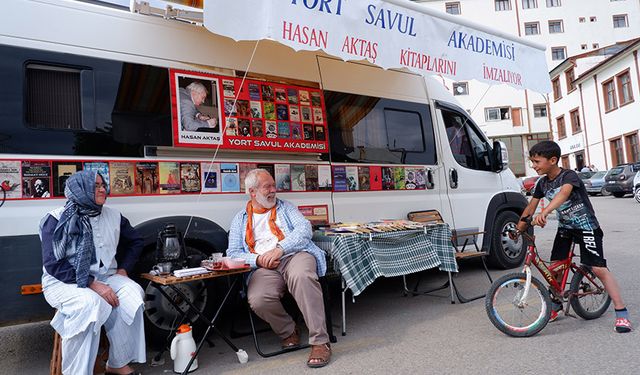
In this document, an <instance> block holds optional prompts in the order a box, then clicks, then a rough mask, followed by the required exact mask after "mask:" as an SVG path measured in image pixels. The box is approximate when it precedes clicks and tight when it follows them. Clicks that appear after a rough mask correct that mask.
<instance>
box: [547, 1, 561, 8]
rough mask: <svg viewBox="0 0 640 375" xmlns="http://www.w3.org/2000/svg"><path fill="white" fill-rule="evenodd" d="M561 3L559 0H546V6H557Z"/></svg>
mask: <svg viewBox="0 0 640 375" xmlns="http://www.w3.org/2000/svg"><path fill="white" fill-rule="evenodd" d="M561 5H562V4H560V0H547V8H553V7H559V6H561Z"/></svg>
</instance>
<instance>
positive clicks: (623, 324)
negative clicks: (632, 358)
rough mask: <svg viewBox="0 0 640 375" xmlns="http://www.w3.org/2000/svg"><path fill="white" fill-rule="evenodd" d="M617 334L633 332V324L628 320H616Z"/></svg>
mask: <svg viewBox="0 0 640 375" xmlns="http://www.w3.org/2000/svg"><path fill="white" fill-rule="evenodd" d="M616 332H618V333H627V332H631V322H630V321H629V319H627V318H616Z"/></svg>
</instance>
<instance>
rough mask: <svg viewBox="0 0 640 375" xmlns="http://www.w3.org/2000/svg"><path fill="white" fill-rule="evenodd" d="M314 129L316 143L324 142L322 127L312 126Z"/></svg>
mask: <svg viewBox="0 0 640 375" xmlns="http://www.w3.org/2000/svg"><path fill="white" fill-rule="evenodd" d="M314 127H315V129H316V141H324V140H325V136H324V126H322V125H316V126H314Z"/></svg>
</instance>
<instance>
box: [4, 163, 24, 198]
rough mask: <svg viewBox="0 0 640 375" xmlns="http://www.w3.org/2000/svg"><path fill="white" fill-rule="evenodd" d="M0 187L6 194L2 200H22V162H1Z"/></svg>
mask: <svg viewBox="0 0 640 375" xmlns="http://www.w3.org/2000/svg"><path fill="white" fill-rule="evenodd" d="M0 186H2V190H4V194H2V195H0V199H2V198H5V197H6V198H7V199H16V198H22V180H21V178H20V161H17V160H16V161H9V160H4V161H0Z"/></svg>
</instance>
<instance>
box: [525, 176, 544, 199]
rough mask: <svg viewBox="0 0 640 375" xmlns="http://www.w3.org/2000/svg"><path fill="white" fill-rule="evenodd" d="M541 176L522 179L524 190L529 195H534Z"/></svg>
mask: <svg viewBox="0 0 640 375" xmlns="http://www.w3.org/2000/svg"><path fill="white" fill-rule="evenodd" d="M539 178H540V176H533V177H525V178H523V179H522V188H523V189H524V191H525V193H526V194H527V195H531V194H533V188H534V187H535V186H536V182H537V181H538V179H539Z"/></svg>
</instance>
